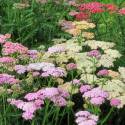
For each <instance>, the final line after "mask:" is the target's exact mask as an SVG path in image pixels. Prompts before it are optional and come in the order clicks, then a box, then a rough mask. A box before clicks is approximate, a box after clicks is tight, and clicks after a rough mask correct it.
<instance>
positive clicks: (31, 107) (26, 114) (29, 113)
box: [8, 99, 43, 120]
mask: <svg viewBox="0 0 125 125" xmlns="http://www.w3.org/2000/svg"><path fill="white" fill-rule="evenodd" d="M8 102H9V103H10V104H11V105H14V106H16V107H17V108H18V109H21V110H22V111H23V114H22V117H23V118H24V119H25V120H32V119H33V117H34V113H35V112H36V110H38V109H41V107H42V105H43V101H42V100H35V101H30V102H25V101H23V100H16V99H8Z"/></svg>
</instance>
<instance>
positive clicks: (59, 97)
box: [24, 87, 69, 106]
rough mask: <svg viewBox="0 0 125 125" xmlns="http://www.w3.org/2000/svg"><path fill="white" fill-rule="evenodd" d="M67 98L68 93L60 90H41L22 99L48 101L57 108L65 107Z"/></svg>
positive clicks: (52, 88)
mask: <svg viewBox="0 0 125 125" xmlns="http://www.w3.org/2000/svg"><path fill="white" fill-rule="evenodd" d="M68 97H69V93H67V92H65V91H64V90H62V89H60V88H54V87H51V88H45V89H41V90H39V91H37V92H35V93H29V94H27V95H26V96H25V97H24V98H25V99H27V100H29V101H31V100H36V99H41V100H45V99H49V100H50V101H52V102H53V103H54V104H55V105H57V106H65V105H67V99H68Z"/></svg>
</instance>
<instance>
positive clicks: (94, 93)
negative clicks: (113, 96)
mask: <svg viewBox="0 0 125 125" xmlns="http://www.w3.org/2000/svg"><path fill="white" fill-rule="evenodd" d="M83 97H84V98H85V99H87V100H89V101H90V102H91V103H92V104H94V105H101V104H103V103H104V102H105V101H106V99H107V98H108V97H109V94H108V92H106V91H103V90H102V89H100V88H99V87H97V88H93V89H91V90H90V91H87V92H84V94H83Z"/></svg>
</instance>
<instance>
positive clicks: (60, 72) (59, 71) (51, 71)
mask: <svg viewBox="0 0 125 125" xmlns="http://www.w3.org/2000/svg"><path fill="white" fill-rule="evenodd" d="M43 71H44V72H43V73H42V74H41V76H45V74H47V75H48V76H53V77H63V76H66V72H65V70H64V69H63V68H61V67H53V68H46V69H43Z"/></svg>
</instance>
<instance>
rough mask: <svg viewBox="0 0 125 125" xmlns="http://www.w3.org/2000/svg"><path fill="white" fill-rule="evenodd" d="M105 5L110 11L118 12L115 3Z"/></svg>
mask: <svg viewBox="0 0 125 125" xmlns="http://www.w3.org/2000/svg"><path fill="white" fill-rule="evenodd" d="M105 7H106V9H107V10H108V11H110V12H116V11H117V9H118V7H117V6H116V5H114V4H105Z"/></svg>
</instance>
